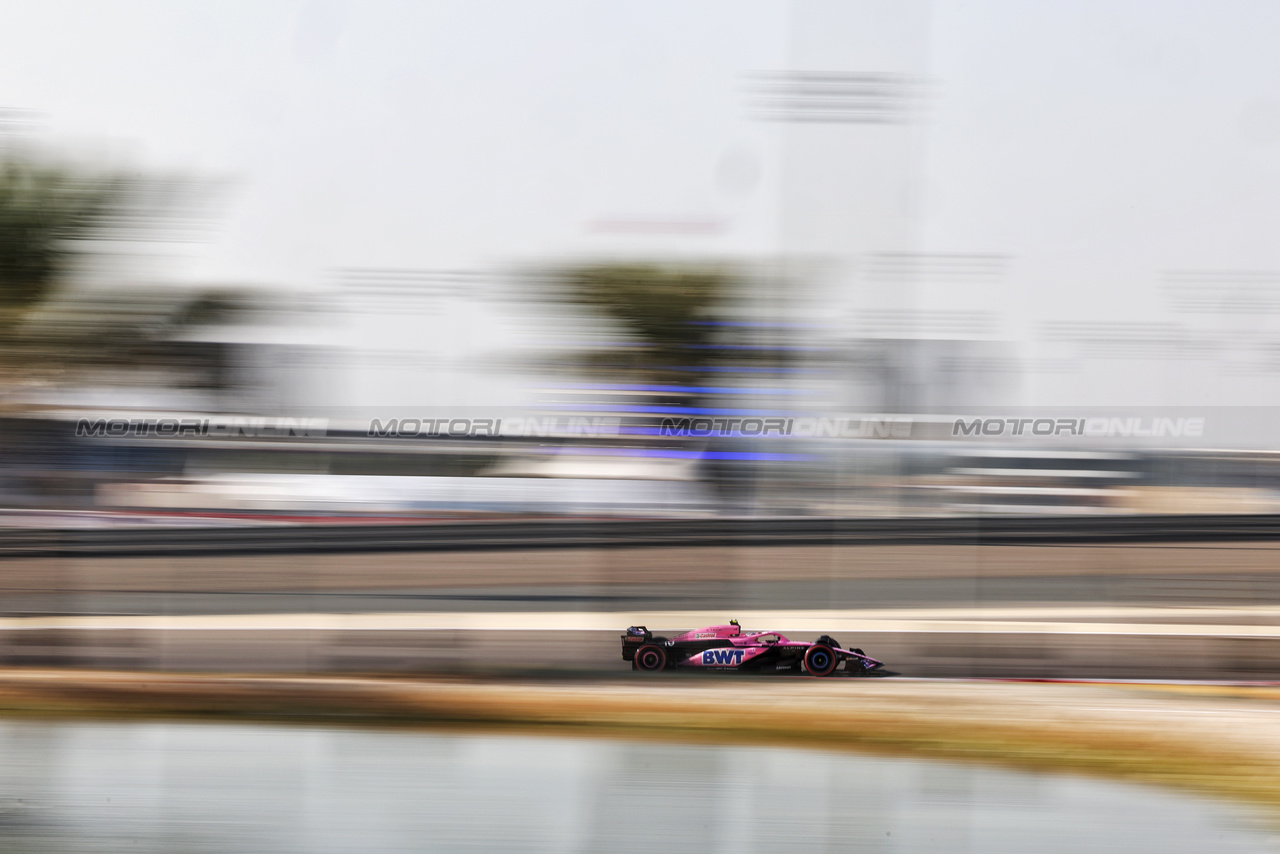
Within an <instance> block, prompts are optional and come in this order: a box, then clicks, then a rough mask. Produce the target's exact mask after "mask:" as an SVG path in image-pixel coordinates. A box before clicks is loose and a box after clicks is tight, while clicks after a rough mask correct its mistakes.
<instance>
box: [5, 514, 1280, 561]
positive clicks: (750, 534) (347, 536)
mask: <svg viewBox="0 0 1280 854" xmlns="http://www.w3.org/2000/svg"><path fill="white" fill-rule="evenodd" d="M264 521H270V519H269V517H268V518H267V519H265V520H264ZM1242 541H1253V542H1262V541H1272V542H1276V541H1280V515H1232V516H1225V515H1214V516H1138V515H1133V516H1096V517H1083V518H1082V517H1079V516H1064V517H967V518H950V517H948V518H893V519H833V518H744V519H709V520H708V519H698V520H621V521H618V520H593V521H581V520H554V519H544V520H536V521H518V522H512V521H504V522H467V523H436V524H427V525H422V524H370V525H353V524H341V525H325V524H305V525H258V526H244V527H199V528H170V527H153V528H125V529H97V530H47V529H42V530H8V531H0V559H5V558H24V557H25V558H31V557H143V556H191V555H258V554H317V553H328V554H337V553H360V552H363V553H377V552H430V551H443V552H450V551H453V552H457V551H507V550H526V551H527V550H531V549H566V548H588V549H600V548H664V547H688V546H700V547H752V546H786V545H790V546H817V545H829V546H836V545H899V544H907V543H915V544H930V545H1064V544H1084V543H1155V542H1165V543H1204V542H1242Z"/></svg>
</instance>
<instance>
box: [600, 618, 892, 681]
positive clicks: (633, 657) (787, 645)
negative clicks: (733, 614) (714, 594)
mask: <svg viewBox="0 0 1280 854" xmlns="http://www.w3.org/2000/svg"><path fill="white" fill-rule="evenodd" d="M622 660H623V661H630V662H631V668H632V669H633V670H643V671H646V672H650V673H652V672H656V671H658V670H673V669H676V668H696V669H699V670H746V671H754V672H762V673H796V674H798V673H807V674H809V675H810V676H830V675H831V674H833V673H835V672H836V671H837V670H838V669H839V667H840V663H841V662H843V663H844V672H845V673H847V674H849V675H851V676H861V675H862V674H864V673H870V672H872V671H873V670H879V669H880V668H882V667H884V662H882V661H876V660H875V659H874V658H871V657H870V656H868V655H867V654H866V653H864V652H863V651H862V650H860V649H843V648H842V647H841V646H840V644H839V643H838V642H837V641H836V639H835V638H833V637H831V636H829V635H823V636H822V637H820V638H818V639H817V640H816V641H814V642H813V643H806V642H803V641H793V640H790V639H789V638H787V637H785V636H783V635H782V634H779V633H778V632H744V631H742V627H741V626H739V625H738V621H737V620H730V621H729V625H727V626H707V627H706V628H705V629H694V630H693V631H689V632H685V633H684V634H681V635H676V636H675V637H673V638H664V637H654V635H653V633H652V632H650V631H649V630H648V629H646V628H645V627H644V626H632V627H631V628H629V629H627V633H626V634H625V635H623V636H622Z"/></svg>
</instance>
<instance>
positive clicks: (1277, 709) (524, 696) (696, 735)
mask: <svg viewBox="0 0 1280 854" xmlns="http://www.w3.org/2000/svg"><path fill="white" fill-rule="evenodd" d="M0 714H12V715H40V716H77V715H88V716H108V717H119V716H135V715H137V716H195V717H211V718H219V719H222V720H226V719H247V720H259V721H261V720H268V721H270V720H277V721H281V722H300V721H305V722H310V723H323V724H332V725H358V726H422V727H464V728H473V727H481V726H500V727H507V728H520V729H548V730H560V731H564V730H566V729H572V730H573V731H574V732H575V733H576V734H587V735H590V734H603V735H609V736H615V737H616V736H620V735H621V736H630V737H636V738H650V739H660V740H668V741H717V742H743V743H764V744H780V745H792V746H796V745H799V746H810V747H814V746H821V747H824V748H828V749H848V750H857V751H866V752H873V753H881V754H891V755H892V754H900V755H920V756H929V757H936V758H945V759H956V760H968V761H980V762H989V763H997V764H1003V765H1010V766H1016V767H1022V768H1031V769H1041V770H1047V771H1068V772H1080V773H1086V774H1093V775H1099V776H1106V777H1113V778H1118V779H1124V780H1129V781H1133V782H1143V783H1154V784H1161V785H1169V786H1175V787H1178V788H1184V789H1190V790H1195V791H1199V792H1203V793H1209V794H1214V795H1219V796H1227V797H1232V798H1237V799H1242V800H1247V801H1252V802H1256V803H1261V804H1265V805H1267V806H1269V807H1271V808H1273V809H1275V810H1277V813H1278V814H1280V685H1258V684H1253V685H1232V684H1208V683H1105V684H1099V683H1047V682H1006V681H964V680H909V679H840V680H819V679H808V678H778V677H773V678H769V677H745V676H727V677H723V678H716V677H706V676H703V677H695V678H689V677H679V676H676V677H665V676H658V677H644V676H640V675H637V676H636V677H635V678H634V679H633V680H617V681H607V682H587V681H581V682H568V681H564V682H534V681H523V682H504V681H477V680H460V679H430V680H423V679H397V678H372V677H371V678H352V677H343V678H319V677H268V676H249V675H207V674H199V675H196V674H155V673H136V672H104V671H74V670H34V669H21V670H16V669H15V670H0Z"/></svg>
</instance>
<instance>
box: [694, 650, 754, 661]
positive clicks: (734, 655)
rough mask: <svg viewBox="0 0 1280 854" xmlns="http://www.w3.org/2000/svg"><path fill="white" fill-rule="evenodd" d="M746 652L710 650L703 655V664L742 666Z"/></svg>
mask: <svg viewBox="0 0 1280 854" xmlns="http://www.w3.org/2000/svg"><path fill="white" fill-rule="evenodd" d="M745 654H746V653H745V651H744V650H741V649H709V650H707V651H706V652H704V653H703V654H702V663H703V664H741V663H742V656H743V655H745Z"/></svg>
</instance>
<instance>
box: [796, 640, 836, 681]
mask: <svg viewBox="0 0 1280 854" xmlns="http://www.w3.org/2000/svg"><path fill="white" fill-rule="evenodd" d="M839 665H840V659H838V658H836V654H835V653H834V652H832V651H831V647H829V646H827V645H826V644H822V643H815V644H814V645H813V646H811V647H809V648H808V649H807V650H805V653H804V669H805V670H807V671H809V675H810V676H830V675H831V674H832V673H835V672H836V667H838V666H839Z"/></svg>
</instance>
